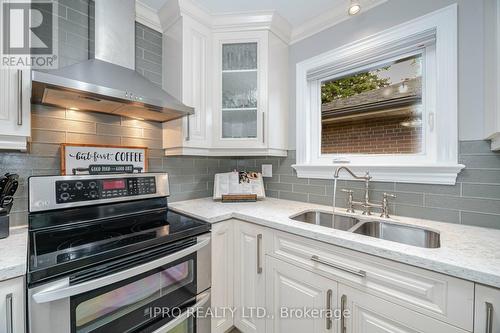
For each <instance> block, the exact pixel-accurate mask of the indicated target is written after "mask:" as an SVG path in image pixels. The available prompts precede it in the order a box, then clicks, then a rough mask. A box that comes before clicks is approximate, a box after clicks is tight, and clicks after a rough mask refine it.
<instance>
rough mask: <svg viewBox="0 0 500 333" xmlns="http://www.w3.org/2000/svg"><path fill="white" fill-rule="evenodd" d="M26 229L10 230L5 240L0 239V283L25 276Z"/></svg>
mask: <svg viewBox="0 0 500 333" xmlns="http://www.w3.org/2000/svg"><path fill="white" fill-rule="evenodd" d="M27 251H28V228H26V227H23V228H12V229H10V235H9V237H7V238H3V239H0V281H4V280H8V279H12V278H15V277H18V276H22V275H24V274H26V260H27V256H28V254H27Z"/></svg>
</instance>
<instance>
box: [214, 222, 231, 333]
mask: <svg viewBox="0 0 500 333" xmlns="http://www.w3.org/2000/svg"><path fill="white" fill-rule="evenodd" d="M233 225H234V221H233V220H229V221H225V222H221V223H216V224H214V226H213V228H212V257H213V258H214V260H212V289H211V292H212V303H211V306H212V307H213V308H214V309H223V308H232V307H233V296H234V295H233V294H234V292H233V291H234V287H233V285H234V278H233V272H234V256H233V253H234V244H233V239H234V235H233V234H234V228H233ZM233 324H234V322H233V317H232V316H231V313H229V312H227V313H219V315H218V316H215V317H213V318H212V333H224V332H226V331H228V330H229V329H230V328H231V327H232V326H233Z"/></svg>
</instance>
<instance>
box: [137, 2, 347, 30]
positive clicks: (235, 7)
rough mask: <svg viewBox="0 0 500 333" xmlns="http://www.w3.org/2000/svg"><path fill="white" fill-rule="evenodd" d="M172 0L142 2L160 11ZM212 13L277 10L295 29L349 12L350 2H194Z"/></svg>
mask: <svg viewBox="0 0 500 333" xmlns="http://www.w3.org/2000/svg"><path fill="white" fill-rule="evenodd" d="M167 1H170V0H141V2H142V3H144V4H146V5H147V6H149V7H151V8H153V9H155V10H158V9H160V8H161V7H162V6H163V5H164V4H165V3H166V2H167ZM194 1H195V2H196V3H198V4H199V5H201V6H202V7H204V8H206V9H207V10H208V11H210V12H211V13H213V14H214V13H216V14H222V13H234V12H246V11H258V10H275V11H277V12H278V14H279V15H280V16H282V17H284V18H285V19H286V20H287V21H288V22H289V23H290V24H291V25H292V26H293V27H296V26H299V25H301V24H303V23H305V22H307V21H309V20H311V19H312V18H314V17H316V16H319V15H321V14H323V13H324V12H326V11H331V10H335V9H339V10H342V11H343V10H345V11H347V7H348V4H349V0H307V1H304V0H194Z"/></svg>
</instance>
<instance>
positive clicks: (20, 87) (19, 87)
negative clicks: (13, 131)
mask: <svg viewBox="0 0 500 333" xmlns="http://www.w3.org/2000/svg"><path fill="white" fill-rule="evenodd" d="M17 98H18V100H17V125H18V126H22V125H23V71H22V70H20V69H18V70H17Z"/></svg>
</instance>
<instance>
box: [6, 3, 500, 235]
mask: <svg viewBox="0 0 500 333" xmlns="http://www.w3.org/2000/svg"><path fill="white" fill-rule="evenodd" d="M59 4H60V5H59V16H60V18H61V19H60V23H61V26H60V30H59V31H58V33H59V34H60V35H62V37H63V38H62V42H61V43H60V44H59V46H60V54H59V56H60V61H61V63H62V64H71V63H75V62H77V61H82V60H85V59H87V57H88V53H89V47H90V48H92V43H91V42H90V43H89V44H90V45H88V47H87V46H86V45H85V44H86V43H85V37H86V36H88V30H89V28H92V24H93V20H92V15H91V14H92V10H90V11H89V10H88V1H87V0H71V1H70V0H61V1H60V2H59ZM89 15H90V17H89ZM70 19H76V20H77V24H75V23H74V21H73V22H71V21H70ZM89 25H90V27H89ZM90 30H92V29H90ZM135 31H136V57H137V60H138V61H137V68H136V70H137V71H138V72H139V73H141V74H142V75H145V76H146V77H147V78H149V79H150V80H152V81H153V82H155V83H157V84H158V85H161V81H162V80H161V74H162V67H161V54H162V42H161V34H160V33H158V32H156V31H154V30H151V29H149V28H148V27H146V26H143V25H141V24H139V23H137V24H136V30H135ZM72 37H74V40H72V41H70V40H68V38H72ZM89 38H90V41H92V33H91V34H90V37H89ZM72 45H73V46H72ZM75 46H76V47H75ZM33 117H34V121H33V128H32V142H31V146H30V153H28V154H25V153H14V152H0V172H2V173H4V172H7V171H8V172H16V173H19V174H20V177H21V186H20V189H19V191H18V192H17V193H16V201H15V208H14V210H13V213H12V216H11V221H12V225H14V226H15V225H23V224H26V223H27V222H26V209H27V190H26V179H27V177H29V176H31V175H57V174H59V159H60V156H59V145H60V144H61V143H65V142H76V143H96V144H103V143H109V144H128V145H146V146H148V147H149V148H150V159H149V165H150V170H154V171H163V172H168V173H169V174H170V181H171V184H170V186H171V187H170V190H171V197H170V201H178V200H187V199H194V198H201V197H209V196H212V194H213V178H214V174H215V173H219V172H228V171H231V170H234V169H240V170H248V171H260V170H261V165H262V164H272V166H273V177H272V178H269V179H267V178H266V179H265V180H264V181H265V184H266V193H267V195H268V196H269V197H274V198H281V199H288V200H297V201H304V202H311V203H318V204H324V205H331V204H332V201H333V181H332V180H331V179H326V180H324V179H305V178H297V176H296V174H295V171H294V169H293V168H292V167H291V166H292V165H293V164H294V163H295V156H296V155H295V151H293V150H291V151H289V152H288V156H287V157H284V158H277V157H220V158H206V157H164V152H163V150H162V149H161V145H162V143H161V140H162V129H161V128H162V127H161V124H158V123H153V122H146V121H140V120H136V119H130V118H121V117H118V116H112V115H106V114H101V113H92V112H77V111H69V110H60V109H55V108H50V107H41V106H35V107H33ZM459 152H460V158H459V160H460V161H461V162H462V163H464V164H465V165H466V169H464V170H463V171H462V172H461V174H460V175H459V177H458V179H457V184H456V185H453V186H447V185H422V184H406V183H404V184H403V183H391V182H377V181H376V179H375V180H374V181H373V182H372V183H371V191H370V195H371V198H372V200H373V201H380V200H381V198H382V194H383V193H384V192H390V193H394V194H396V195H397V198H396V199H393V200H391V209H392V213H393V214H394V215H402V216H409V217H417V218H425V219H431V220H438V221H444V222H450V223H462V224H468V225H476V226H483V227H490V228H497V229H500V153H498V152H492V151H491V150H490V143H489V141H483V140H477V141H462V142H460V145H459ZM363 187H364V183H363V182H361V181H345V180H341V181H339V182H338V187H337V206H339V207H345V205H346V195H345V193H343V192H341V191H340V190H341V189H342V188H351V189H353V190H354V196H355V199H357V200H359V199H360V198H361V197H362V195H363Z"/></svg>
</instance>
